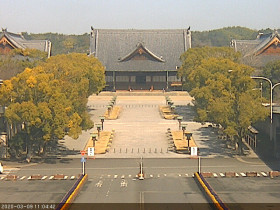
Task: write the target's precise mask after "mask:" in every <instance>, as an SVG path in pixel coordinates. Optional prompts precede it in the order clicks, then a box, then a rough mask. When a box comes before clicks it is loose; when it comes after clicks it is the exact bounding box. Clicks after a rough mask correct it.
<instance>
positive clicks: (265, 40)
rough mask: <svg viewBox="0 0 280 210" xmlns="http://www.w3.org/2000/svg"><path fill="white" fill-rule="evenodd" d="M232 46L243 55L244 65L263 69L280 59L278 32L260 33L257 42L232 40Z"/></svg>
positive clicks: (279, 37)
mask: <svg viewBox="0 0 280 210" xmlns="http://www.w3.org/2000/svg"><path fill="white" fill-rule="evenodd" d="M231 46H232V47H233V48H234V49H235V50H236V51H239V52H241V53H242V56H243V60H244V63H246V64H248V65H251V66H255V67H261V66H264V65H265V64H266V63H268V62H270V61H275V60H279V59H280V35H279V32H278V31H276V30H275V31H274V32H272V33H269V34H263V33H259V35H258V36H257V38H256V39H255V40H232V41H231Z"/></svg>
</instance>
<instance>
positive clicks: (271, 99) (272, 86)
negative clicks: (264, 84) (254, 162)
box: [251, 77, 280, 155]
mask: <svg viewBox="0 0 280 210" xmlns="http://www.w3.org/2000/svg"><path fill="white" fill-rule="evenodd" d="M251 78H252V79H263V80H266V81H268V82H269V84H270V141H272V121H273V110H272V103H273V89H274V88H275V87H277V86H278V85H280V83H276V84H274V85H273V84H272V81H271V80H270V79H268V78H266V77H251ZM275 154H276V139H275V138H274V155H275Z"/></svg>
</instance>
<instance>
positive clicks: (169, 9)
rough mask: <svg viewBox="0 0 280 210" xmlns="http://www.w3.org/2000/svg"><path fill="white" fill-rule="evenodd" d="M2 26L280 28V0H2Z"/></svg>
mask: <svg viewBox="0 0 280 210" xmlns="http://www.w3.org/2000/svg"><path fill="white" fill-rule="evenodd" d="M0 2H1V7H0V27H1V28H7V29H8V31H10V32H15V33H17V32H28V33H47V32H52V33H63V34H84V33H90V27H91V26H93V27H94V28H99V29H107V28H108V29H184V28H188V27H189V26H191V30H192V31H208V30H214V29H218V28H223V27H229V26H243V27H247V28H251V29H257V30H259V29H266V28H271V29H279V28H280V22H279V12H280V0H0Z"/></svg>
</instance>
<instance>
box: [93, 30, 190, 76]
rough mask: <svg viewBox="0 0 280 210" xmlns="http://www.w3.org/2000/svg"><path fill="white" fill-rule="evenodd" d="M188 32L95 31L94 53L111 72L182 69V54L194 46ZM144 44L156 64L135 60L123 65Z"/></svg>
mask: <svg viewBox="0 0 280 210" xmlns="http://www.w3.org/2000/svg"><path fill="white" fill-rule="evenodd" d="M188 43H189V42H188V41H187V30H183V29H182V30H134V29H128V30H125V29H124V30H113V29H94V30H93V31H92V35H91V43H90V52H91V54H94V55H95V56H96V57H97V58H98V59H99V60H100V61H101V62H102V63H103V65H105V66H106V70H107V71H113V70H115V71H164V70H176V66H180V65H181V62H180V60H179V58H180V56H181V54H182V53H183V52H184V51H185V50H186V49H188V48H189V47H190V46H189V44H188ZM139 44H142V45H143V46H144V47H145V49H147V50H148V51H149V53H151V55H153V56H155V57H157V58H158V59H161V60H162V61H164V62H159V61H155V60H132V59H127V60H126V61H122V62H120V60H121V59H122V58H125V57H126V56H128V55H130V54H131V53H132V52H134V51H135V49H137V47H138V46H139Z"/></svg>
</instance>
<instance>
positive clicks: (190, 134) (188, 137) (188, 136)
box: [186, 133, 192, 151]
mask: <svg viewBox="0 0 280 210" xmlns="http://www.w3.org/2000/svg"><path fill="white" fill-rule="evenodd" d="M186 136H187V140H188V151H190V140H191V137H192V133H186Z"/></svg>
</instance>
